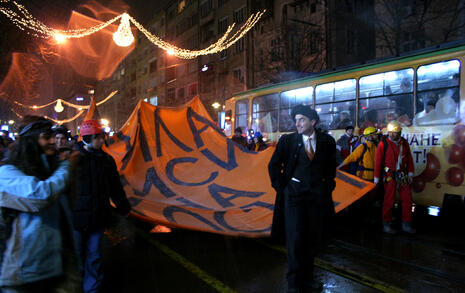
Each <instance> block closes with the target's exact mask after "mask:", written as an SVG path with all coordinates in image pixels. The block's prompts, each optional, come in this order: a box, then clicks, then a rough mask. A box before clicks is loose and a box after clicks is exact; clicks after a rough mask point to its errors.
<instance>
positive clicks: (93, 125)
mask: <svg viewBox="0 0 465 293" xmlns="http://www.w3.org/2000/svg"><path fill="white" fill-rule="evenodd" d="M102 133H104V132H103V129H102V127H100V123H98V121H97V120H86V121H84V122H82V124H81V129H80V134H81V136H84V135H93V134H102Z"/></svg>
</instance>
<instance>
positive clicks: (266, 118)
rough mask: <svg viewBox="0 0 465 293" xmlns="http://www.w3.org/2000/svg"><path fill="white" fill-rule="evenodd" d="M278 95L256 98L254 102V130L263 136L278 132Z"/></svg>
mask: <svg viewBox="0 0 465 293" xmlns="http://www.w3.org/2000/svg"><path fill="white" fill-rule="evenodd" d="M277 122H278V94H277V93H276V94H269V95H264V96H260V97H256V98H254V99H253V101H252V129H253V130H254V131H259V132H261V133H262V134H267V136H268V134H269V133H271V132H276V131H277V128H278V127H277Z"/></svg>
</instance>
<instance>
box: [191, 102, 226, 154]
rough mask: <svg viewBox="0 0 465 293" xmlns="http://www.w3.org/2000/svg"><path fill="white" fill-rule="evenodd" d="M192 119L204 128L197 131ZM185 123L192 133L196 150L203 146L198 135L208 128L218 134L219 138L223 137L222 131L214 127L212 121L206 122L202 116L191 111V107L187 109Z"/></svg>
mask: <svg viewBox="0 0 465 293" xmlns="http://www.w3.org/2000/svg"><path fill="white" fill-rule="evenodd" d="M192 118H195V120H197V121H198V122H201V123H203V124H204V126H203V127H202V128H200V129H197V127H195V123H194V121H193V120H192ZM187 122H188V123H189V127H190V129H191V131H192V135H193V136H194V141H195V144H196V145H197V148H201V147H202V146H203V145H204V143H203V140H202V137H200V134H201V133H202V132H204V131H205V130H207V129H208V127H211V128H212V129H213V130H215V131H216V132H218V134H220V135H221V136H225V135H224V133H223V131H221V129H219V128H218V127H217V126H216V125H215V123H213V122H212V121H210V120H208V119H207V118H205V117H203V116H200V115H199V114H197V113H196V112H195V111H194V110H192V108H191V107H189V108H187Z"/></svg>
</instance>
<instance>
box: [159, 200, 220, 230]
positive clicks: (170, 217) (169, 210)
mask: <svg viewBox="0 0 465 293" xmlns="http://www.w3.org/2000/svg"><path fill="white" fill-rule="evenodd" d="M174 213H185V214H187V215H190V216H192V217H194V218H196V219H197V220H199V221H200V222H202V223H205V224H207V225H208V226H210V227H212V228H213V229H214V230H216V231H224V230H223V229H221V228H220V227H218V226H217V225H215V224H213V223H212V222H211V221H210V220H208V219H205V218H204V217H202V216H201V215H199V214H196V213H194V212H192V211H189V210H186V209H183V208H180V207H177V206H169V207H166V208H165V209H164V210H163V216H165V218H166V219H167V220H168V221H170V222H172V223H176V220H175V219H174V217H173V214H174Z"/></svg>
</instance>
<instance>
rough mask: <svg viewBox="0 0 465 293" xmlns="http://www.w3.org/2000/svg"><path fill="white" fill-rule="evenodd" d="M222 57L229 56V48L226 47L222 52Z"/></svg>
mask: <svg viewBox="0 0 465 293" xmlns="http://www.w3.org/2000/svg"><path fill="white" fill-rule="evenodd" d="M220 57H221V58H222V59H224V58H226V57H228V49H224V50H223V51H221V52H220Z"/></svg>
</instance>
